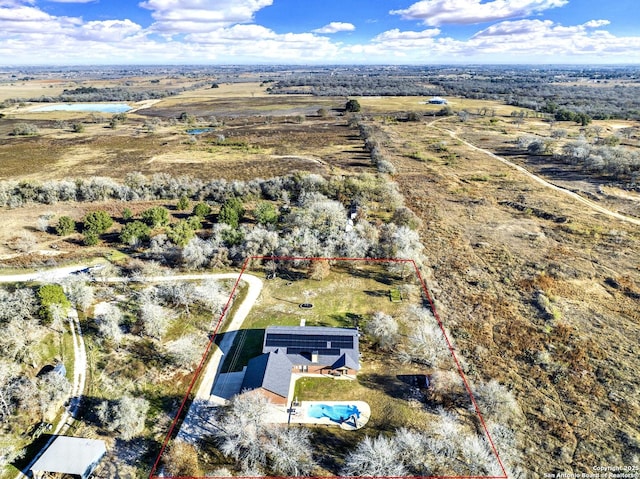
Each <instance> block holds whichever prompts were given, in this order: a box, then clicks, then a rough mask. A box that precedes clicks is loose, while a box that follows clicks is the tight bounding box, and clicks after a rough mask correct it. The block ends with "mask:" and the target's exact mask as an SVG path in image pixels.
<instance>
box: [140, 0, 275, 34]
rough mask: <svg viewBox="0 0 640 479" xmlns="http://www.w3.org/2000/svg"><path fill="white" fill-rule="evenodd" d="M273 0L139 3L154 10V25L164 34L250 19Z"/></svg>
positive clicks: (206, 29)
mask: <svg viewBox="0 0 640 479" xmlns="http://www.w3.org/2000/svg"><path fill="white" fill-rule="evenodd" d="M272 3H273V0H216V1H210V0H147V1H144V2H142V3H140V4H139V5H140V6H141V7H142V8H146V9H148V10H152V12H153V13H152V14H151V16H152V17H153V19H154V20H155V23H154V24H153V25H152V27H151V29H152V30H153V31H156V32H161V33H165V34H177V33H197V32H210V31H215V30H216V29H218V28H220V27H226V26H231V25H233V24H236V23H248V22H251V21H252V20H253V15H254V14H255V13H256V12H257V11H259V10H261V9H263V8H265V7H268V6H270V5H271V4H272Z"/></svg>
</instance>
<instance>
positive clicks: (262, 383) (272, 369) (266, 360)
mask: <svg viewBox="0 0 640 479" xmlns="http://www.w3.org/2000/svg"><path fill="white" fill-rule="evenodd" d="M292 367H293V364H291V361H289V358H288V357H287V355H286V354H285V353H284V351H281V350H276V351H272V352H269V353H265V354H261V355H260V356H257V357H255V358H252V359H251V360H250V361H249V363H248V364H247V371H246V373H245V375H244V379H243V380H242V387H241V391H243V390H245V389H249V390H251V389H257V388H264V389H266V390H268V391H271V392H272V393H275V394H277V395H279V396H282V397H287V396H288V395H289V384H290V383H291V368H292Z"/></svg>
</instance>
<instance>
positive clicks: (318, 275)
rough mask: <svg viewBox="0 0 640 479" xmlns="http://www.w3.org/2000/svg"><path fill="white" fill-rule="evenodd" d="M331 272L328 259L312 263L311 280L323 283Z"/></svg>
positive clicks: (310, 268)
mask: <svg viewBox="0 0 640 479" xmlns="http://www.w3.org/2000/svg"><path fill="white" fill-rule="evenodd" d="M330 272H331V266H330V265H329V261H328V260H326V259H321V260H314V261H311V264H310V265H309V279H314V280H316V281H322V280H323V279H325V278H326V277H327V276H329V273H330Z"/></svg>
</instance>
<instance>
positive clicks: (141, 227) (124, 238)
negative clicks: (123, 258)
mask: <svg viewBox="0 0 640 479" xmlns="http://www.w3.org/2000/svg"><path fill="white" fill-rule="evenodd" d="M150 234H151V228H150V227H149V226H148V225H146V224H145V223H143V222H142V221H138V220H136V221H133V222H131V223H127V224H126V225H124V227H123V228H122V231H121V232H120V241H121V242H122V243H124V244H128V245H134V244H136V243H139V242H140V241H146V240H148V239H149V235H150Z"/></svg>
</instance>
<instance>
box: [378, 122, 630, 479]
mask: <svg viewBox="0 0 640 479" xmlns="http://www.w3.org/2000/svg"><path fill="white" fill-rule="evenodd" d="M378 126H379V127H380V128H381V129H382V130H383V131H384V133H386V137H387V138H388V147H389V151H390V152H391V154H392V157H391V161H392V162H393V163H394V164H395V165H396V168H397V169H398V173H397V175H395V177H394V180H395V181H397V182H398V183H399V184H400V186H401V190H402V192H403V194H404V195H405V197H406V199H407V201H408V204H409V205H410V206H411V208H412V209H413V210H414V211H415V212H416V213H417V214H418V215H419V216H420V217H421V218H422V219H423V221H424V225H423V228H422V239H423V242H424V244H425V246H426V248H427V256H428V258H429V259H428V264H429V267H430V268H431V273H432V274H431V277H430V278H429V285H430V287H431V288H432V290H433V292H434V294H435V297H436V300H437V302H438V304H439V305H440V307H441V315H442V316H443V318H444V320H445V322H446V323H447V324H448V326H449V327H450V328H451V331H452V334H453V335H454V337H455V338H456V342H457V345H458V348H459V349H460V352H461V355H462V356H463V357H465V358H467V360H468V361H469V362H470V363H472V368H471V369H472V370H471V371H470V375H471V377H474V378H475V377H477V378H483V379H487V378H495V379H497V380H498V381H499V382H501V383H502V384H505V385H507V386H508V387H509V388H510V389H511V390H512V391H514V393H515V394H516V397H517V399H518V402H519V404H520V406H521V407H522V409H523V411H524V414H525V417H526V419H525V420H524V421H523V422H522V424H521V429H520V430H519V431H518V436H519V440H520V444H521V447H522V450H523V451H524V455H525V456H524V457H525V461H526V463H525V464H523V468H524V469H525V470H527V471H529V472H531V474H532V477H538V475H542V474H544V473H549V472H559V471H562V472H567V471H574V472H591V471H592V470H593V468H594V467H597V466H599V465H602V464H608V465H625V464H635V462H634V461H637V460H638V454H639V453H640V433H639V431H638V429H637V421H636V419H637V417H640V394H639V392H638V391H640V389H639V387H638V386H639V383H638V377H637V374H636V373H635V371H637V370H638V368H640V360H639V359H638V358H639V357H640V348H639V346H638V341H637V339H638V337H640V324H639V323H640V315H639V314H638V310H639V308H638V304H639V303H638V301H639V298H640V271H639V269H638V264H640V257H639V256H640V254H639V251H640V247H639V246H640V245H639V241H640V233H639V230H638V227H637V226H636V225H634V224H629V223H625V222H622V221H619V220H615V219H611V218H609V217H607V216H604V215H602V214H599V213H596V212H594V211H592V210H590V209H589V208H588V207H585V206H584V205H583V204H580V203H578V202H576V201H575V200H572V199H571V198H568V197H567V196H566V195H564V194H562V193H558V192H556V191H553V190H551V189H548V188H544V187H541V186H540V185H538V184H536V183H534V182H533V181H532V180H531V179H530V178H528V177H526V176H524V175H523V174H522V173H520V172H518V171H516V170H514V169H513V168H510V167H508V166H506V165H503V164H501V163H500V162H498V161H496V160H495V159H493V158H492V157H490V156H488V155H486V154H484V153H481V152H478V151H476V150H471V149H469V148H468V147H467V146H466V145H464V144H462V143H460V142H456V141H455V140H452V139H451V138H450V137H448V135H446V133H445V132H444V129H455V130H456V131H458V132H459V134H460V135H463V136H464V137H465V138H469V139H471V140H472V141H473V142H474V143H475V144H476V145H480V146H482V147H484V148H489V149H494V150H495V151H498V152H499V151H500V149H501V148H500V146H499V145H500V144H504V143H505V142H509V141H511V142H512V141H513V140H514V137H515V133H514V132H513V131H511V132H510V133H509V132H508V133H507V134H506V135H505V136H504V137H503V138H502V139H501V141H498V140H496V134H494V133H493V132H485V131H481V128H479V127H477V126H476V128H475V129H474V128H473V127H471V126H470V125H467V124H466V123H465V124H463V123H461V122H459V120H457V119H456V120H444V121H442V122H439V123H438V124H437V127H436V125H429V124H424V123H422V124H411V123H397V124H393V125H389V124H386V125H385V124H382V123H379V124H378ZM509 129H511V128H509ZM508 131H509V130H508ZM441 141H446V143H447V151H446V152H443V151H440V150H439V149H438V148H435V147H434V145H436V144H438V143H439V142H441ZM416 151H419V152H420V153H421V154H422V155H421V157H420V158H418V159H416V158H415V157H416V156H418V155H415V154H414V153H415V152H416ZM541 173H542V172H541ZM549 179H550V180H553V179H554V178H549ZM579 181H580V184H581V186H582V189H583V188H585V185H588V184H590V180H589V178H585V177H584V176H582V177H581V178H579ZM627 196H629V197H631V198H634V200H629V199H625V201H626V202H628V201H635V203H633V204H635V208H636V211H637V199H636V197H635V196H634V195H632V194H629V195H627ZM614 200H615V199H609V206H610V207H611V208H612V209H613V210H614V211H615V210H616V208H618V207H620V208H622V206H621V203H619V202H616V203H614ZM506 202H511V204H513V203H519V204H522V205H525V208H524V209H523V210H520V209H516V208H513V207H512V206H510V204H508V203H506ZM563 218H564V220H563ZM542 297H544V298H547V301H546V302H545V301H544V300H541V298H542Z"/></svg>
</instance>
